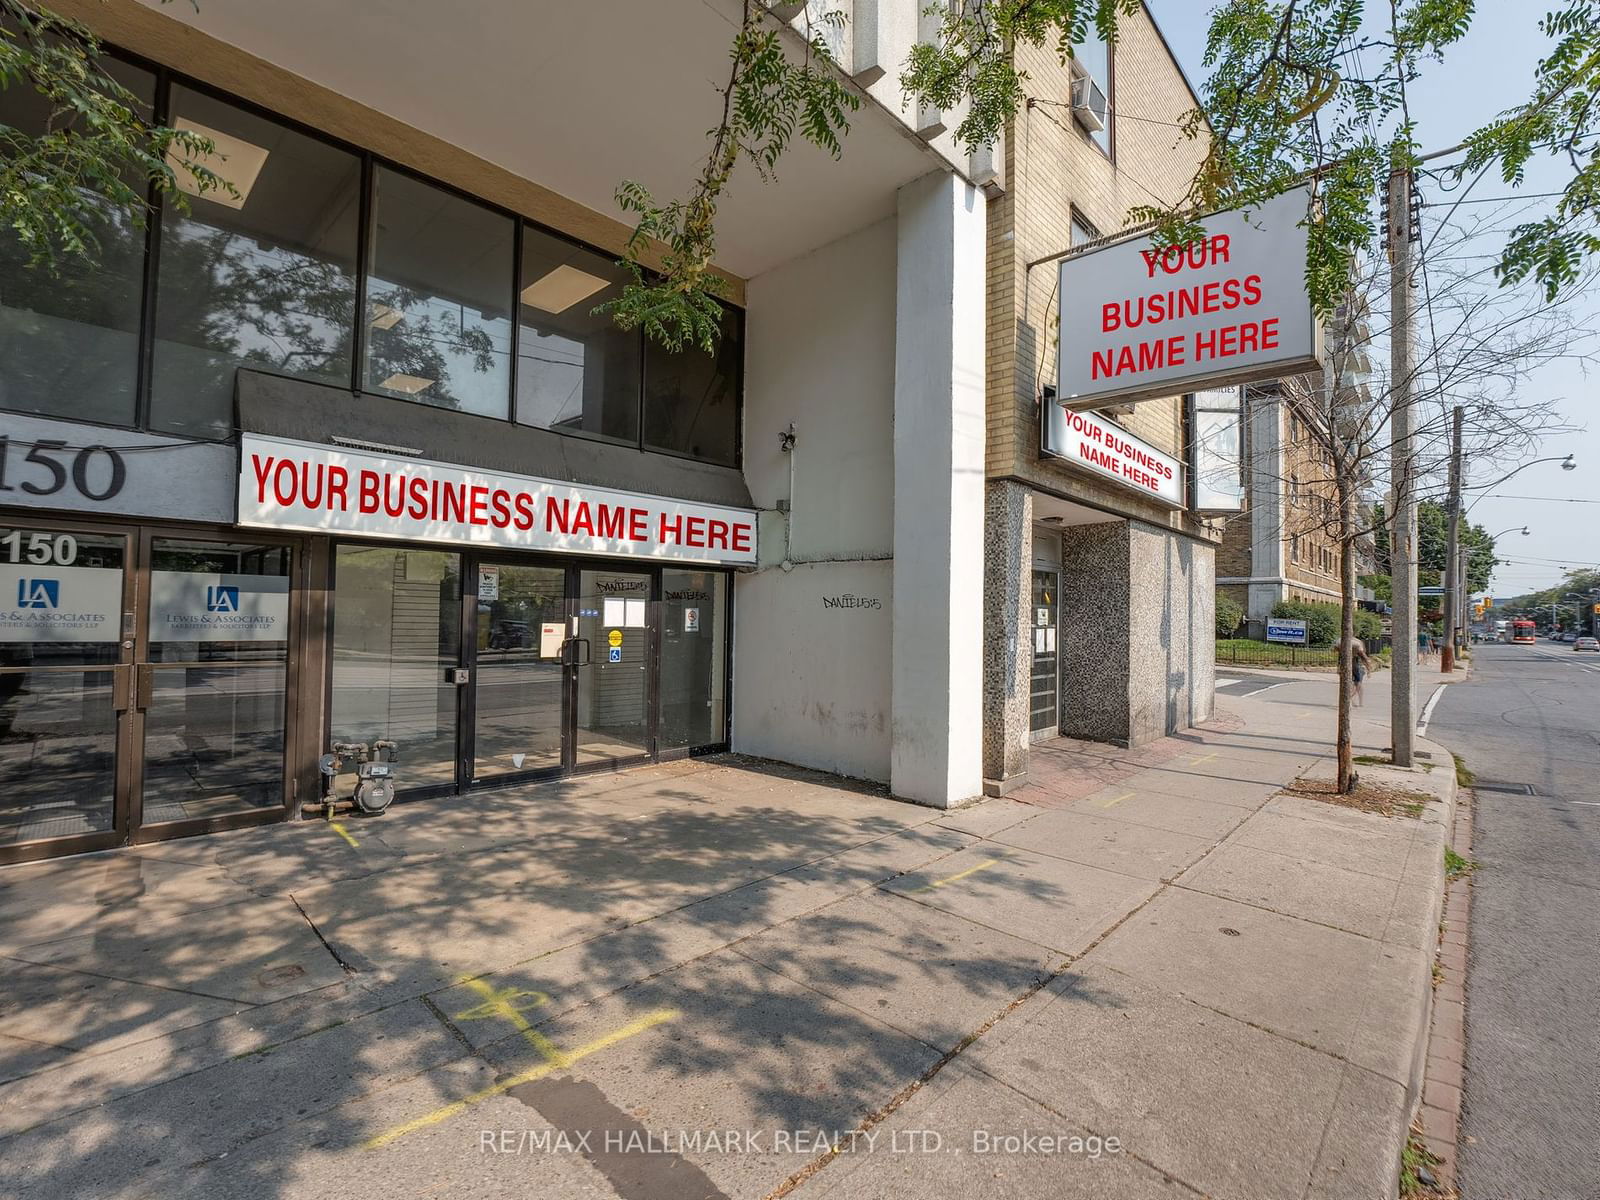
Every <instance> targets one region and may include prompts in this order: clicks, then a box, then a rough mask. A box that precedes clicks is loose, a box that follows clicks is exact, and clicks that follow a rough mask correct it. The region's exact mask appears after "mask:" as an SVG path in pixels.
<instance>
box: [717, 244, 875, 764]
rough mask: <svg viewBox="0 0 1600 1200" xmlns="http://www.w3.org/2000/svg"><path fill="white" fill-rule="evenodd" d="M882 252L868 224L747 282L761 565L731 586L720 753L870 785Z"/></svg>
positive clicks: (748, 472)
mask: <svg viewBox="0 0 1600 1200" xmlns="http://www.w3.org/2000/svg"><path fill="white" fill-rule="evenodd" d="M896 238H897V222H896V221H894V220H892V219H891V220H887V221H882V222H879V223H877V224H875V225H872V226H871V227H869V228H867V229H863V230H861V231H859V232H857V233H855V234H852V235H850V236H849V237H845V238H841V239H840V240H839V241H837V242H834V243H832V244H830V245H828V246H824V247H822V248H821V249H820V250H817V251H815V252H813V253H811V254H808V255H805V256H804V257H802V258H799V259H796V260H794V261H792V262H789V263H786V264H785V265H784V266H782V267H779V268H777V269H776V270H773V271H769V272H767V273H766V274H764V275H759V276H757V277H756V278H754V279H752V280H750V282H749V285H748V292H747V295H748V298H749V308H748V311H747V316H746V326H745V328H746V342H745V366H746V375H745V400H744V466H745V478H746V481H747V483H748V484H749V487H750V493H751V496H752V498H753V499H754V501H755V504H756V506H757V507H758V508H760V509H761V510H763V519H762V523H761V531H760V537H759V545H760V551H761V563H760V567H759V568H758V570H757V571H755V572H754V573H741V574H739V575H738V576H736V577H735V580H734V596H735V604H734V621H735V626H734V658H733V663H734V688H733V699H734V711H733V745H734V748H735V749H736V750H740V751H743V752H745V753H749V754H759V755H764V756H768V757H773V758H781V759H783V760H785V761H788V762H795V763H801V764H803V765H805V766H812V767H819V768H822V769H824V770H829V771H838V772H840V773H842V774H845V775H853V776H857V777H860V778H866V779H875V780H879V781H882V782H887V781H888V779H889V760H890V716H889V713H890V671H891V666H890V650H891V615H892V603H893V593H892V588H893V578H892V576H893V567H892V564H891V562H890V561H889V558H890V555H891V553H892V551H893V547H894V527H893V521H894V516H893V514H894V470H893V437H894V432H893V429H894V425H893V418H894V387H895V363H894V345H895V286H896V277H895V270H896V256H897V254H896ZM791 423H792V424H793V425H794V428H795V445H794V448H793V450H792V451H790V452H788V453H785V452H784V451H783V450H782V448H781V442H780V438H779V435H780V434H781V433H782V432H783V431H785V430H787V429H788V428H789V426H790V425H791ZM791 467H792V468H793V475H792V487H793V493H792V494H791V491H790V488H791ZM780 502H782V503H788V504H789V507H790V511H789V513H788V514H787V515H786V514H783V513H780V512H778V511H777V509H778V507H779V504H780ZM785 560H787V561H789V562H790V564H791V567H792V569H791V570H787V571H786V570H784V569H783V567H782V565H781V564H782V563H783V562H784V561H785Z"/></svg>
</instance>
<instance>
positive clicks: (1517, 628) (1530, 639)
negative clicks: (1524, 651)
mask: <svg viewBox="0 0 1600 1200" xmlns="http://www.w3.org/2000/svg"><path fill="white" fill-rule="evenodd" d="M1511 640H1512V641H1513V642H1515V643H1516V644H1518V645H1519V646H1531V645H1533V643H1534V636H1533V622H1532V621H1513V622H1511Z"/></svg>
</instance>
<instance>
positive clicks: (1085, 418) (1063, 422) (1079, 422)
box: [1044, 405, 1183, 508]
mask: <svg viewBox="0 0 1600 1200" xmlns="http://www.w3.org/2000/svg"><path fill="white" fill-rule="evenodd" d="M1051 408H1052V409H1053V411H1049V412H1046V413H1045V422H1044V450H1045V453H1046V454H1053V455H1055V456H1057V457H1059V458H1064V459H1066V460H1067V461H1068V462H1071V463H1075V464H1076V465H1077V466H1080V467H1086V468H1087V469H1089V470H1091V471H1094V472H1095V473H1096V474H1099V475H1105V476H1108V477H1109V478H1111V479H1114V480H1116V481H1117V482H1118V483H1120V484H1122V485H1123V486H1124V487H1129V488H1132V489H1133V490H1134V491H1136V492H1141V493H1143V494H1144V495H1146V496H1151V497H1153V498H1155V499H1157V500H1162V501H1165V502H1166V503H1167V504H1171V505H1174V506H1176V507H1178V508H1182V507H1183V468H1182V466H1181V465H1180V464H1179V462H1178V460H1177V459H1175V458H1173V457H1172V456H1171V455H1170V454H1163V453H1162V452H1161V451H1159V450H1157V449H1156V448H1155V447H1154V446H1152V445H1151V444H1150V443H1149V442H1146V441H1144V440H1142V439H1140V438H1136V437H1134V436H1133V434H1131V433H1129V432H1128V431H1127V430H1125V429H1123V428H1122V427H1121V426H1119V425H1114V424H1112V423H1111V422H1110V421H1108V420H1106V419H1105V418H1104V417H1099V416H1096V415H1095V414H1094V413H1087V412H1072V411H1070V410H1063V409H1061V408H1059V407H1056V406H1055V405H1052V406H1051Z"/></svg>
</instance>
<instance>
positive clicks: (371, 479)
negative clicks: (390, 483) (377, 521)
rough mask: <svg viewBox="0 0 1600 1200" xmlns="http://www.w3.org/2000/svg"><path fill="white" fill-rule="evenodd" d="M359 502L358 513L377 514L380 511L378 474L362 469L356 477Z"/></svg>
mask: <svg viewBox="0 0 1600 1200" xmlns="http://www.w3.org/2000/svg"><path fill="white" fill-rule="evenodd" d="M356 481H357V488H358V495H359V502H358V503H357V505H356V509H357V511H358V512H364V513H375V512H377V511H378V473H377V472H376V471H368V470H367V469H365V468H362V470H361V473H360V474H359V475H357V476H356Z"/></svg>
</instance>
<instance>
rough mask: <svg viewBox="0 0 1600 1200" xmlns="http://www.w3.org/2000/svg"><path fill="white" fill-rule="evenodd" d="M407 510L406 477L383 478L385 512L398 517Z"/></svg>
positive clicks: (388, 476) (386, 476) (387, 476)
mask: <svg viewBox="0 0 1600 1200" xmlns="http://www.w3.org/2000/svg"><path fill="white" fill-rule="evenodd" d="M405 510H406V477H405V476H404V475H389V474H385V475H384V477H383V511H384V512H385V513H386V514H388V515H389V516H391V517H398V516H400V515H401V514H402V513H404V512H405Z"/></svg>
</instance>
